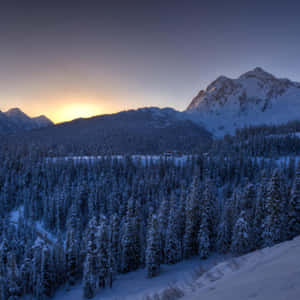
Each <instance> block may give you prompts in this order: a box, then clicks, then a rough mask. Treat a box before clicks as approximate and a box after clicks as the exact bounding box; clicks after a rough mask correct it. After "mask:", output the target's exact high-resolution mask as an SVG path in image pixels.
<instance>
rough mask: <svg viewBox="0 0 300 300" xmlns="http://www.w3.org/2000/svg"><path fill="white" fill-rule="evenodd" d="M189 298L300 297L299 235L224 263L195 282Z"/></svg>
mask: <svg viewBox="0 0 300 300" xmlns="http://www.w3.org/2000/svg"><path fill="white" fill-rule="evenodd" d="M195 286H198V288H197V289H196V290H195V291H194V292H191V291H190V292H189V291H185V296H184V298H183V299H189V300H196V299H197V300H198V299H205V300H227V299H228V300H229V299H230V300H245V299H256V300H298V299H300V237H297V238H295V239H294V240H292V241H287V242H284V243H281V244H278V245H276V246H274V247H272V248H265V249H263V250H258V251H255V252H252V253H250V254H247V255H245V256H242V257H239V258H237V259H236V260H235V261H232V260H230V261H228V262H224V263H221V264H219V265H217V266H216V267H214V268H213V269H212V270H210V271H209V272H208V273H207V274H205V275H204V276H202V277H200V278H199V279H198V280H197V281H195Z"/></svg>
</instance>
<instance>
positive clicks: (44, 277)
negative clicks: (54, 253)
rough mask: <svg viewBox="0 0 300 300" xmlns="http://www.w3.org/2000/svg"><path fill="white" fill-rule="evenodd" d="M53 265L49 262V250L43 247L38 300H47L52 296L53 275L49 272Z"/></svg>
mask: <svg viewBox="0 0 300 300" xmlns="http://www.w3.org/2000/svg"><path fill="white" fill-rule="evenodd" d="M51 266H53V263H52V261H51V254H50V249H49V248H48V246H46V245H45V246H44V247H43V249H42V264H41V279H40V288H39V299H47V298H49V297H51V295H52V288H53V284H54V282H53V280H52V278H53V274H52V270H51Z"/></svg>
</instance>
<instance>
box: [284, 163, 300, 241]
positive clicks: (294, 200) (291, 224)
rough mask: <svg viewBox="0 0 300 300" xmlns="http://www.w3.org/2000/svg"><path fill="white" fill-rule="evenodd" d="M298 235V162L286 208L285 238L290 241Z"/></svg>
mask: <svg viewBox="0 0 300 300" xmlns="http://www.w3.org/2000/svg"><path fill="white" fill-rule="evenodd" d="M299 234H300V162H299V163H298V166H297V171H296V176H295V179H294V184H293V188H292V192H291V197H290V201H289V203H288V207H287V238H289V239H291V238H293V237H295V236H297V235H299Z"/></svg>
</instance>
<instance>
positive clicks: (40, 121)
mask: <svg viewBox="0 0 300 300" xmlns="http://www.w3.org/2000/svg"><path fill="white" fill-rule="evenodd" d="M51 125H53V123H52V121H51V120H49V119H48V118H47V117H46V116H44V115H42V116H39V117H35V118H30V117H29V116H27V115H26V114H25V113H24V112H22V111H21V110H20V109H19V108H12V109H10V110H8V111H6V112H1V111H0V134H7V133H15V132H20V131H28V130H32V129H37V128H42V127H47V126H51Z"/></svg>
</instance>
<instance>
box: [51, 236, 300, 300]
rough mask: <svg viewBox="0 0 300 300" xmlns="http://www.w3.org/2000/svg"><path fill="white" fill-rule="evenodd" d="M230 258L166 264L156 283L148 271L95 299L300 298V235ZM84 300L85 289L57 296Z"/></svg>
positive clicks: (61, 299)
mask: <svg viewBox="0 0 300 300" xmlns="http://www.w3.org/2000/svg"><path fill="white" fill-rule="evenodd" d="M224 259H225V258H224V257H223V258H222V257H217V256H213V257H211V258H209V259H208V260H199V259H198V258H194V259H191V260H188V261H184V262H181V263H178V264H176V265H173V266H165V265H164V266H162V272H161V274H160V275H159V276H157V277H154V278H152V279H147V278H146V277H145V272H144V270H138V271H136V272H131V273H129V274H125V275H119V276H118V279H117V280H116V281H115V282H114V285H113V288H112V289H108V288H107V289H105V290H102V291H99V293H98V294H97V295H96V297H95V298H94V299H96V300H100V299H101V300H102V299H103V300H108V299H112V300H120V299H122V300H123V299H124V300H129V299H131V300H145V299H146V300H154V299H155V300H166V299H167V300H173V299H174V300H175V299H183V300H187V299H189V300H198V299H201V300H227V299H228V300H246V299H256V300H298V299H300V236H299V237H297V238H295V239H294V240H292V241H287V242H284V243H281V244H278V245H276V246H273V247H271V248H264V249H262V250H257V251H254V252H251V253H249V254H247V255H244V256H241V257H237V258H227V260H225V261H224ZM220 261H222V262H220ZM217 262H219V263H217ZM207 270H208V271H207ZM163 295H165V297H163ZM172 295H176V296H172ZM177 295H178V296H177ZM179 295H180V296H179ZM80 299H83V297H82V287H81V285H77V286H75V287H73V288H71V290H70V291H63V290H62V291H59V292H58V293H57V294H56V296H55V300H80Z"/></svg>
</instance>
